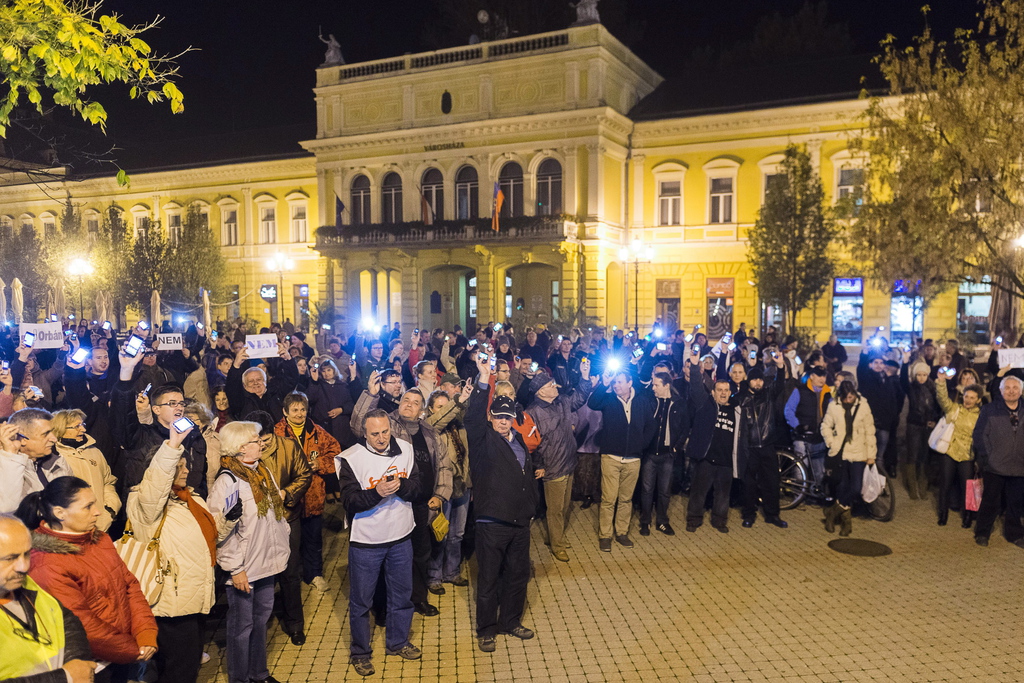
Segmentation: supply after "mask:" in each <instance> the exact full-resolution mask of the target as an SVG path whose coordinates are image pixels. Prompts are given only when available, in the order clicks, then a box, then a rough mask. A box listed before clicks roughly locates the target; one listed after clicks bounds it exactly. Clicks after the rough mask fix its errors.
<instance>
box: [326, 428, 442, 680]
mask: <svg viewBox="0 0 1024 683" xmlns="http://www.w3.org/2000/svg"><path fill="white" fill-rule="evenodd" d="M361 431H362V432H363V433H364V434H365V438H364V439H363V441H361V442H360V443H358V444H356V445H355V446H352V447H351V448H348V449H347V450H345V451H344V452H343V453H341V454H340V455H338V456H337V457H335V459H334V462H335V466H336V468H337V472H338V481H339V483H340V486H341V500H342V505H343V506H344V507H345V514H346V515H347V517H348V521H349V524H350V525H351V531H350V532H349V546H348V575H349V626H350V630H351V633H352V636H351V638H352V639H351V646H350V652H351V662H352V666H353V668H354V669H355V670H356V673H358V674H359V675H360V676H370V675H372V674H373V673H374V668H373V663H372V660H371V657H372V655H373V649H372V648H371V646H370V638H371V635H372V634H373V631H372V628H371V626H370V607H371V606H372V604H373V595H374V592H375V590H376V588H377V581H378V578H379V577H380V574H381V569H383V570H384V573H385V577H384V578H385V583H386V585H387V593H388V599H387V618H386V623H387V626H386V627H385V637H384V641H385V650H384V652H385V653H386V654H389V655H398V656H399V657H402V658H404V659H419V658H420V657H421V656H422V653H421V652H420V650H419V648H417V647H416V646H415V645H413V644H412V643H411V642H410V641H409V631H410V629H411V627H412V614H413V604H412V573H413V568H412V565H413V547H412V533H413V529H414V527H415V525H416V521H415V519H414V517H413V509H412V508H413V504H412V501H413V500H414V499H416V498H417V496H419V493H420V491H419V490H420V485H421V481H420V479H421V477H420V471H419V469H418V468H417V467H416V457H415V454H414V451H413V445H412V444H411V443H410V442H408V441H403V440H399V439H396V438H395V437H394V436H392V434H391V419H390V418H389V416H388V414H387V413H385V412H384V411H383V410H379V409H378V410H371V411H370V412H368V413H366V415H365V418H364V421H363V424H362V429H361Z"/></svg>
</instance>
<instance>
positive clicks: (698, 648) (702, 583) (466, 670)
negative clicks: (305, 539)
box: [200, 492, 1024, 683]
mask: <svg viewBox="0 0 1024 683" xmlns="http://www.w3.org/2000/svg"><path fill="white" fill-rule="evenodd" d="M901 493H902V492H901ZM898 503H899V508H898V510H897V515H896V520H895V521H894V522H893V523H890V524H881V523H878V522H871V521H867V520H860V519H855V520H854V537H855V538H867V539H872V540H876V541H879V542H882V543H885V544H887V545H889V546H890V547H891V548H892V549H893V554H892V555H890V556H888V557H881V558H860V557H851V556H846V555H840V554H838V553H835V552H833V551H832V550H830V549H829V548H828V547H826V545H825V544H826V542H827V540H828V539H829V537H828V536H827V535H826V534H825V532H824V530H823V529H822V526H821V524H820V522H819V520H820V519H821V513H820V510H819V509H817V508H811V507H808V508H804V509H802V510H797V511H793V512H789V513H785V514H784V517H785V518H786V519H787V520H788V521H789V522H790V525H791V526H790V528H789V529H786V530H782V529H776V528H774V527H770V526H767V525H765V524H764V523H763V521H761V520H759V521H758V523H757V525H756V526H755V527H754V528H753V529H743V528H741V527H740V524H739V521H740V520H739V515H738V512H737V511H736V510H733V511H732V512H731V518H730V533H729V534H727V535H723V534H720V533H718V532H717V531H715V530H714V529H712V528H711V526H710V524H708V523H705V525H704V526H703V527H701V528H700V529H699V530H698V532H697V533H696V534H688V533H685V531H683V527H684V524H682V513H683V509H682V505H681V504H680V498H678V497H674V498H673V501H672V508H671V510H670V515H671V518H672V520H673V522H674V525H675V526H676V528H677V529H678V531H679V533H678V534H677V535H676V536H674V537H666V536H663V535H661V534H659V533H658V532H657V531H654V532H653V534H652V535H651V536H650V537H649V538H642V537H641V536H639V534H637V533H636V532H635V529H636V521H635V519H634V524H633V526H634V532H633V538H634V540H635V541H636V547H635V548H634V549H633V550H625V549H622V548H621V547H620V546H618V545H617V544H616V545H614V548H613V551H612V553H611V554H610V555H609V554H605V553H601V552H600V551H599V550H598V548H597V539H596V526H597V508H596V506H595V507H592V508H590V509H589V510H583V511H581V510H579V509H578V507H575V506H574V510H573V518H572V525H571V528H570V532H569V538H570V542H571V543H572V546H573V547H572V548H571V549H570V550H569V555H570V557H571V558H572V561H571V562H570V563H569V564H562V563H560V562H556V561H555V560H554V559H553V558H552V557H551V555H550V553H549V552H548V550H547V548H546V547H545V546H544V544H543V535H542V533H541V530H540V529H539V528H535V529H534V534H533V538H534V544H533V560H534V571H535V578H534V580H533V581H531V583H530V593H529V601H528V605H527V612H526V615H525V617H524V619H523V623H524V625H526V626H528V627H530V628H533V629H534V630H536V632H537V637H536V638H535V639H533V640H530V641H526V642H521V641H518V640H516V639H514V638H511V637H505V636H499V637H498V650H497V652H494V653H493V654H484V653H482V652H479V651H478V650H477V648H476V639H475V638H474V630H473V628H474V614H475V611H474V606H473V602H472V600H471V596H472V590H473V587H474V583H471V584H470V586H469V587H467V588H455V587H453V586H451V585H448V584H446V585H445V588H446V590H447V594H446V595H444V596H441V597H440V598H438V597H436V596H431V602H432V603H434V604H436V605H438V606H439V607H440V609H441V615H440V616H439V617H434V618H429V619H428V618H425V617H422V616H420V615H416V616H415V617H414V619H413V636H412V640H413V643H414V644H415V645H417V646H418V647H420V648H422V649H423V659H422V660H420V661H418V662H410V661H405V660H402V659H401V658H399V657H385V656H384V654H383V653H384V643H383V632H382V630H380V629H378V630H377V631H376V632H375V637H374V665H375V666H376V668H377V673H376V675H375V676H373V677H370V678H369V679H368V680H381V679H384V680H399V679H402V680H430V681H436V680H442V681H512V680H516V681H521V680H538V681H548V680H551V681H631V680H644V681H646V682H647V683H651V682H653V681H668V680H694V681H782V680H791V681H866V680H899V681H963V680H984V681H1020V680H1024V656H1021V636H1022V635H1024V584H1022V581H1021V574H1022V567H1024V550H1021V549H1019V548H1016V547H1014V546H1012V545H1010V544H1008V543H1006V541H1004V540H1003V539H1002V537H1001V536H998V534H993V536H992V542H991V545H990V546H989V547H988V548H979V547H978V546H976V545H975V544H974V540H973V536H972V535H971V532H969V531H964V530H962V529H961V528H960V525H959V518H958V517H955V516H954V515H951V516H950V525H949V526H947V527H945V528H940V527H938V526H936V525H935V522H934V515H933V513H932V508H931V502H930V501H929V502H927V503H926V502H919V501H908V500H907V498H906V496H905V495H903V496H901V497H900V498H899V500H898ZM338 511H339V509H338V507H337V506H329V508H328V514H329V515H336V514H338ZM327 526H329V527H332V528H337V527H338V526H339V524H338V523H337V520H336V519H329V520H327ZM997 530H998V526H997ZM326 535H327V538H326V545H325V555H326V558H327V567H328V569H329V571H328V572H327V578H328V580H329V581H330V582H331V583H332V584H340V585H341V587H340V588H338V589H335V590H332V591H331V592H330V593H327V594H324V595H322V594H320V593H318V592H317V591H315V590H312V589H307V588H304V589H303V591H304V595H305V598H306V603H305V604H306V615H307V616H306V618H307V628H306V634H307V636H308V640H307V642H306V644H305V646H304V647H302V648H298V647H295V646H293V645H292V644H291V643H290V642H289V641H288V639H287V638H286V637H285V636H284V635H283V634H282V633H281V631H280V629H279V628H278V627H277V624H276V621H272V622H271V636H272V639H271V643H270V646H269V662H270V669H271V673H272V674H273V675H274V676H276V677H277V678H278V679H280V680H281V681H283V682H285V683H302V682H303V681H349V680H362V679H361V677H360V676H357V675H356V674H355V672H354V671H353V670H352V669H351V667H350V666H349V664H348V632H349V631H348V600H347V598H346V595H347V584H348V577H347V562H346V542H345V538H346V534H345V533H344V532H343V533H339V534H335V533H333V532H330V531H328V532H326ZM473 572H475V566H474V567H473ZM472 578H475V577H474V576H473V575H471V579H472ZM218 626H219V628H218V632H217V635H216V638H215V641H216V642H217V643H219V645H218V644H211V645H210V646H209V648H208V650H209V652H210V654H211V655H212V661H211V662H210V663H208V664H207V665H206V666H204V667H203V671H202V673H201V675H200V681H226V680H227V676H226V674H225V667H224V666H223V665H222V661H221V655H222V648H223V642H224V632H223V622H221V623H220V624H219V625H218Z"/></svg>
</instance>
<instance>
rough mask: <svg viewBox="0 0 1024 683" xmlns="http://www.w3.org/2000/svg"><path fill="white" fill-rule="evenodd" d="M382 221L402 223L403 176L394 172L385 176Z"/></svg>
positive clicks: (381, 193)
mask: <svg viewBox="0 0 1024 683" xmlns="http://www.w3.org/2000/svg"><path fill="white" fill-rule="evenodd" d="M380 195H381V204H382V207H381V208H382V211H381V219H382V220H383V221H384V222H385V223H390V224H395V223H401V222H402V176H400V175H398V174H397V173H395V172H394V171H392V172H391V173H388V174H387V175H386V176H384V182H383V183H381V191H380Z"/></svg>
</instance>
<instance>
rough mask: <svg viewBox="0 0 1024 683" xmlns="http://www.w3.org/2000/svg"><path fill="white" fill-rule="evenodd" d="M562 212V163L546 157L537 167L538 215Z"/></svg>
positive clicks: (551, 214)
mask: <svg viewBox="0 0 1024 683" xmlns="http://www.w3.org/2000/svg"><path fill="white" fill-rule="evenodd" d="M560 213H562V165H561V164H560V163H558V160H557V159H545V160H544V161H542V162H541V163H540V166H539V167H537V215H538V216H555V215H558V214H560Z"/></svg>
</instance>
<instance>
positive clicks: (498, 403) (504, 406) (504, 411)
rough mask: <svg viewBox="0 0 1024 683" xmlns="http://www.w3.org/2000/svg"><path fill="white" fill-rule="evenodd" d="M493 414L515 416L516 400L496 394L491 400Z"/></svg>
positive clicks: (496, 415) (494, 415)
mask: <svg viewBox="0 0 1024 683" xmlns="http://www.w3.org/2000/svg"><path fill="white" fill-rule="evenodd" d="M491 416H492V417H508V418H515V416H516V402H515V401H513V400H512V399H511V398H509V397H508V396H495V397H494V400H493V401H491Z"/></svg>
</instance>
